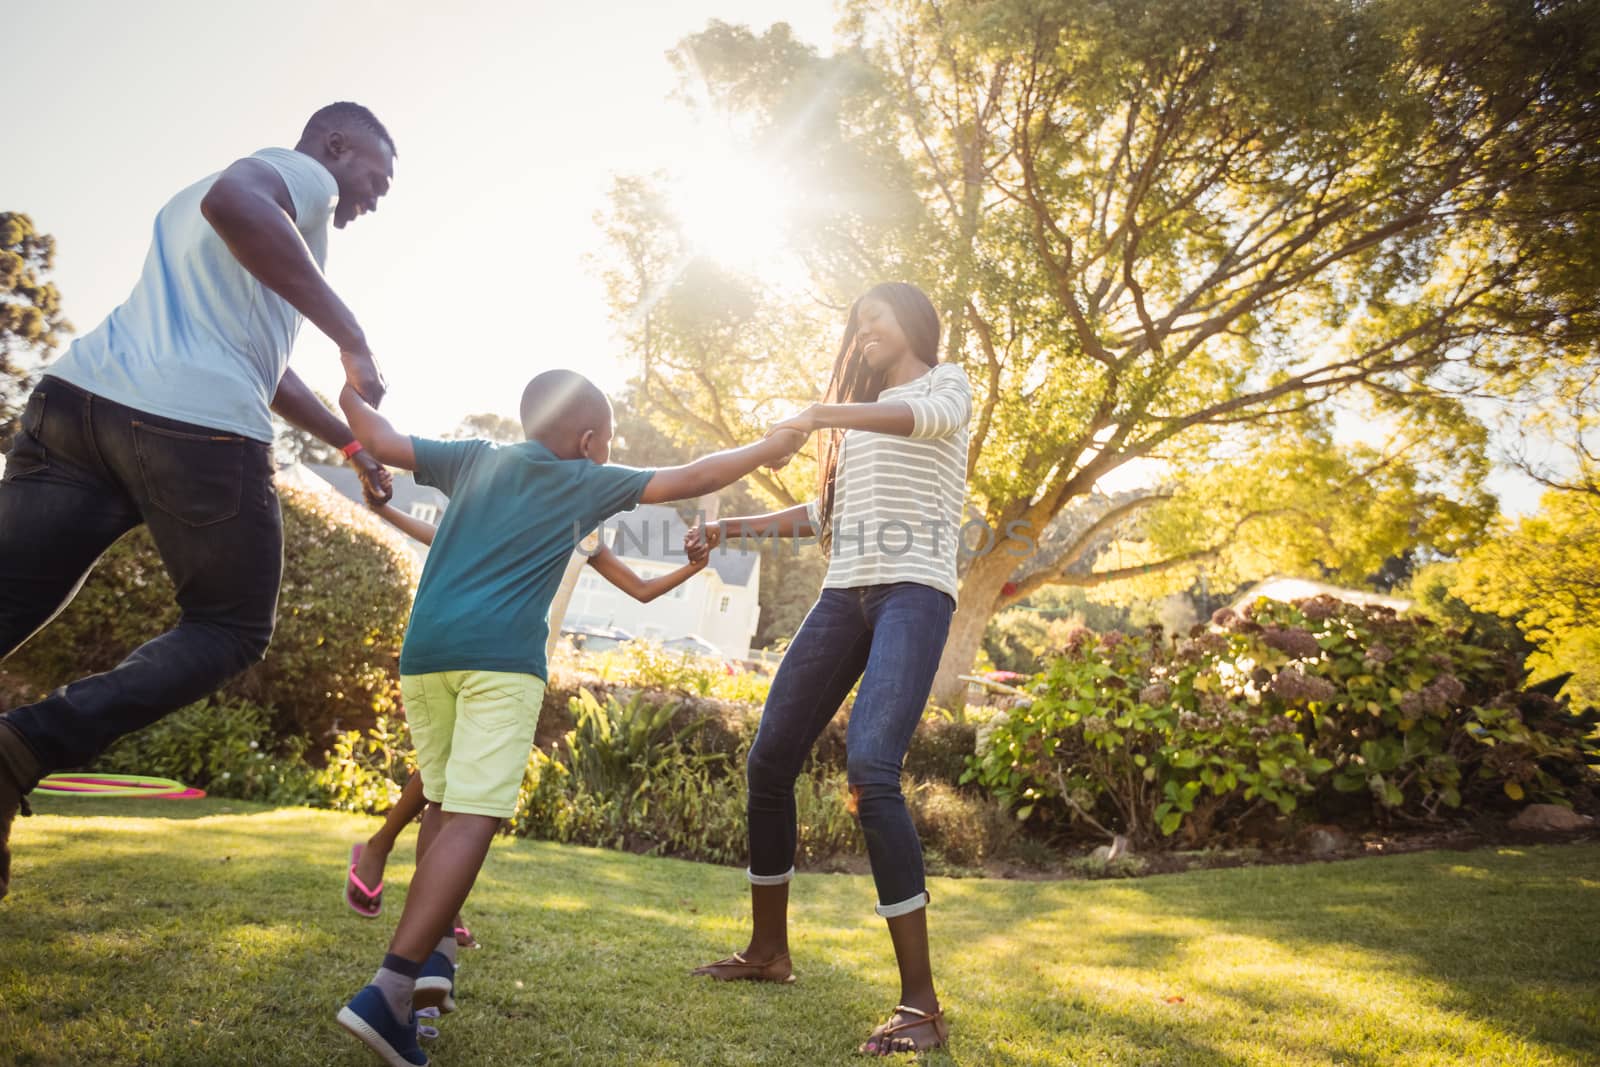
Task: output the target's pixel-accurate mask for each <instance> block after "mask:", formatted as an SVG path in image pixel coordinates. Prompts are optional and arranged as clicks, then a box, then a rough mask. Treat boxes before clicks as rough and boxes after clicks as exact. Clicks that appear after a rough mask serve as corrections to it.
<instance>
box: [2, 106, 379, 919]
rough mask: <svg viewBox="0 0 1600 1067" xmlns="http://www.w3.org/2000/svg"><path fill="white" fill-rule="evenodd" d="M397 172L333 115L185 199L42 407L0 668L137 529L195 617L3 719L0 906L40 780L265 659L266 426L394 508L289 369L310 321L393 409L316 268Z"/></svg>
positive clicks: (7, 485) (357, 384)
mask: <svg viewBox="0 0 1600 1067" xmlns="http://www.w3.org/2000/svg"><path fill="white" fill-rule="evenodd" d="M394 157H395V148H394V140H393V138H391V137H390V136H389V132H388V131H387V130H385V129H384V127H383V124H382V123H380V122H379V121H378V120H377V118H376V117H375V116H374V115H373V114H372V112H370V111H368V110H367V109H366V108H364V107H361V106H360V105H358V104H350V103H337V104H330V105H328V106H327V107H325V108H322V109H321V110H320V111H318V112H317V113H316V114H314V115H312V116H311V120H310V121H309V122H308V123H307V124H306V127H305V132H304V133H303V134H302V135H301V137H300V142H299V144H297V145H296V146H295V147H294V149H293V150H290V149H286V148H268V149H264V150H262V151H260V152H257V153H255V154H254V155H252V156H249V157H247V158H245V159H241V160H239V161H237V162H235V163H234V164H233V165H232V166H230V167H228V169H227V170H224V171H223V172H222V173H221V174H216V175H212V176H210V177H208V178H204V179H202V180H201V181H199V182H196V183H195V184H194V185H191V186H189V187H188V188H187V189H184V190H183V191H182V192H180V193H178V195H177V196H175V197H173V198H172V199H171V200H170V201H168V202H167V204H166V206H165V207H163V208H162V209H161V212H160V213H159V214H158V215H157V216H156V223H155V234H154V237H153V240H152V243H151V246H150V253H149V255H148V257H147V258H146V260H145V264H144V270H143V273H142V274H141V275H140V278H139V281H138V283H137V285H136V286H135V287H134V290H133V294H132V295H131V296H130V297H129V298H128V300H127V302H126V303H124V304H123V305H122V306H121V307H118V308H117V309H116V310H115V311H113V312H112V313H111V314H110V315H109V316H107V318H106V320H105V321H104V322H102V323H101V324H100V325H99V326H98V327H97V328H96V329H95V330H94V331H93V332H92V333H89V334H88V335H86V336H84V337H82V338H79V339H78V340H77V341H76V342H75V343H74V344H73V345H72V347H71V348H70V349H69V350H68V351H67V353H66V354H65V355H64V356H62V358H61V359H60V360H58V361H57V362H56V363H54V364H53V365H52V366H51V367H50V370H49V373H48V374H47V375H46V376H45V377H44V379H43V380H42V381H41V382H40V383H39V385H38V386H37V387H36V388H35V389H34V391H33V394H32V395H31V396H30V397H29V400H28V404H27V407H26V408H25V409H24V411H23V415H22V420H21V426H20V428H19V429H18V432H17V433H16V435H15V437H14V438H13V441H12V445H11V451H10V454H9V456H8V459H7V462H6V469H5V476H4V478H3V479H0V659H3V658H4V657H6V656H8V655H10V654H11V652H13V651H14V650H15V649H16V648H17V647H18V646H20V645H21V644H22V643H23V642H24V641H26V640H27V639H28V638H29V637H31V636H32V635H33V634H34V633H36V632H38V630H39V629H40V628H42V627H43V626H44V625H45V624H46V623H47V622H48V621H49V620H50V619H51V618H53V617H54V616H55V615H56V614H57V613H58V612H59V611H60V610H61V609H62V608H63V607H64V606H65V605H66V604H67V603H68V601H70V600H71V599H72V597H73V595H74V594H75V593H76V592H77V589H78V587H79V586H80V585H81V584H82V582H83V579H84V577H85V576H86V575H87V574H88V571H89V569H90V568H91V567H93V566H94V563H95V561H96V560H97V559H99V557H100V555H101V553H102V552H104V551H105V550H106V548H107V547H109V546H110V545H111V543H112V542H113V541H115V540H116V539H117V538H119V537H121V536H122V535H123V534H124V533H126V532H127V531H129V530H130V529H132V528H133V527H135V526H137V525H139V524H141V523H143V524H145V525H147V526H148V527H149V529H150V533H151V536H152V537H153V539H154V540H155V543H156V547H157V549H158V550H159V551H160V553H161V559H162V562H163V563H164V564H165V565H166V568H167V571H168V573H169V574H170V575H171V576H172V580H173V584H174V585H175V586H176V587H177V599H178V604H179V606H180V607H181V608H182V609H183V610H182V617H181V618H180V620H179V623H178V625H177V627H176V628H174V629H172V630H169V631H168V632H166V633H164V634H162V635H161V636H159V637H157V638H155V639H154V640H152V641H150V642H149V643H147V644H145V645H142V646H140V647H139V648H137V649H135V650H134V651H133V652H132V653H131V654H130V655H129V656H128V658H127V659H125V660H124V661H123V662H122V663H121V664H119V665H118V666H117V667H116V668H115V669H113V670H111V671H108V672H106V673H104V674H99V675H94V676H92V677H88V678H82V679H79V680H78V681H75V682H72V683H71V684H69V685H66V686H64V687H62V688H61V689H58V690H56V691H55V692H54V693H52V694H51V695H50V696H49V697H48V698H46V699H44V700H41V701H39V702H38V703H36V704H30V705H27V706H25V707H20V708H16V709H14V710H12V711H10V712H7V713H5V714H4V715H0V897H4V896H5V894H6V891H7V889H8V887H9V882H10V875H11V852H10V848H9V839H10V835H11V824H12V821H13V819H14V818H15V816H16V815H17V813H18V811H19V810H20V809H22V808H23V807H24V806H25V803H26V801H25V800H24V798H25V796H26V794H27V793H28V792H29V791H30V790H31V789H32V788H33V787H34V785H35V784H37V782H38V780H39V779H40V778H41V777H42V776H43V775H45V774H48V773H51V772H52V771H56V770H61V769H63V768H67V767H77V766H82V765H84V764H87V763H88V762H90V761H91V760H93V759H94V757H95V756H96V755H98V754H99V753H100V752H101V751H103V750H104V749H105V748H106V746H108V745H110V744H111V742H113V741H115V740H116V739H117V738H118V737H120V736H122V735H123V734H126V733H129V732H131V731H133V730H137V729H139V728H140V727H142V726H147V725H149V724H150V723H152V722H154V721H156V720H157V719H159V718H161V717H162V716H163V715H166V714H167V713H168V712H171V711H173V710H175V709H177V708H180V707H183V706H184V705H186V704H189V703H192V702H193V701H195V700H198V699H200V698H201V697H203V696H205V695H206V694H207V693H210V692H211V691H212V690H214V689H215V688H216V687H217V686H218V685H220V684H222V683H223V682H224V681H226V680H227V679H228V678H230V677H232V676H234V675H236V674H238V673H239V672H240V671H243V670H244V669H245V668H246V667H248V666H250V665H251V664H252V663H255V662H257V661H258V660H260V659H261V658H262V656H263V655H264V654H265V653H266V650H267V643H268V641H269V639H270V638H271V636H272V627H273V621H274V617H275V615H276V613H277V599H278V581H279V578H280V575H281V571H282V566H283V530H282V524H281V519H280V516H279V513H278V499H277V493H276V490H275V489H274V487H273V480H272V479H273V465H272V460H271V444H272V423H271V414H270V411H276V412H277V413H278V414H279V415H280V416H282V417H283V418H284V419H285V420H287V421H288V422H289V423H290V424H292V425H294V426H297V427H299V428H301V429H303V430H306V431H308V432H310V433H312V434H314V435H316V436H317V437H319V438H321V439H322V440H324V441H326V442H328V443H329V444H330V445H334V446H335V447H338V448H340V449H341V450H342V451H343V452H344V453H345V455H346V456H347V457H348V458H350V459H351V460H352V462H353V463H354V464H355V465H356V468H357V470H358V471H359V473H360V475H361V480H362V484H363V486H364V488H365V490H366V492H367V495H368V497H369V499H371V500H373V501H374V502H382V501H386V500H387V499H388V498H389V495H390V491H391V483H390V479H389V474H388V472H387V471H385V470H384V469H383V467H382V466H381V465H380V464H378V463H377V462H376V461H375V460H373V459H372V458H371V457H370V456H368V455H367V454H366V453H364V452H362V451H360V448H361V446H360V444H359V442H357V441H356V440H355V436H354V435H353V434H352V433H351V432H350V429H349V427H347V426H346V425H345V424H344V422H343V420H341V419H340V418H339V417H338V416H336V415H334V414H333V413H332V412H331V411H329V410H328V409H327V408H326V407H324V406H323V405H322V403H321V402H320V401H318V400H317V398H316V395H315V394H314V393H313V392H312V391H311V390H310V388H309V387H307V386H306V384H305V383H304V382H303V381H301V380H300V378H299V377H298V376H297V375H296V374H295V373H294V372H293V371H291V370H289V369H288V360H289V350H290V348H291V347H292V345H293V343H294V338H295V334H296V332H297V331H298V330H299V327H300V322H301V319H302V318H306V319H310V320H311V322H312V323H313V324H314V325H315V326H316V327H317V328H318V329H320V330H321V331H322V332H323V333H324V334H326V335H327V336H328V337H329V338H331V339H332V340H333V342H334V343H335V344H337V345H338V346H339V354H340V357H341V359H342V360H343V362H344V371H345V379H346V381H347V382H348V383H349V384H350V386H352V387H353V388H354V389H355V390H356V391H357V392H359V393H360V394H361V395H362V396H363V397H365V398H366V399H367V400H368V401H369V402H370V403H372V404H374V405H376V404H377V403H378V402H379V401H380V400H381V399H382V396H383V392H384V382H383V377H382V375H381V374H380V373H379V371H378V366H377V363H376V361H375V360H374V359H373V355H372V351H371V349H370V348H368V347H367V339H366V336H365V334H364V333H363V332H362V330H361V327H360V325H359V324H358V323H357V322H356V318H355V316H354V315H353V314H351V312H350V310H349V308H347V307H345V305H344V302H343V301H341V300H340V299H339V297H338V296H337V295H336V294H335V293H334V291H333V290H332V289H331V288H330V287H329V286H328V283H327V280H326V279H325V278H324V277H323V274H322V264H323V261H324V258H325V256H326V252H327V245H328V223H329V221H330V220H331V221H332V223H333V225H334V226H335V227H337V228H341V229H342V228H343V227H344V226H346V225H348V224H349V223H350V222H351V220H353V219H356V218H359V217H360V216H362V215H364V214H366V213H368V212H371V211H375V210H376V209H377V206H378V201H379V199H380V198H382V197H383V195H384V194H385V193H387V192H388V190H389V183H390V181H391V180H392V179H393V177H394ZM336 199H337V203H335V200H336ZM269 409H270V411H269Z"/></svg>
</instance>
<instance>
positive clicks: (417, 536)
mask: <svg viewBox="0 0 1600 1067" xmlns="http://www.w3.org/2000/svg"><path fill="white" fill-rule="evenodd" d="M372 510H373V511H376V512H377V513H378V515H379V517H380V518H382V519H383V521H384V522H386V523H388V524H389V525H390V526H393V527H394V528H395V529H397V530H399V531H400V532H401V533H403V534H405V535H406V536H407V537H409V538H411V539H412V540H413V541H421V542H422V543H423V544H425V545H431V544H433V535H434V534H436V533H438V532H439V527H437V526H435V525H434V524H433V523H431V522H423V521H422V520H421V519H419V518H417V517H416V516H415V515H407V514H406V513H405V512H403V511H401V510H400V509H399V508H397V507H395V506H394V505H393V504H384V505H383V506H381V507H375V508H373V509H372Z"/></svg>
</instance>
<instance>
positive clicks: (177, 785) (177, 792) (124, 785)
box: [34, 773, 206, 800]
mask: <svg viewBox="0 0 1600 1067" xmlns="http://www.w3.org/2000/svg"><path fill="white" fill-rule="evenodd" d="M34 788H35V789H36V790H38V791H40V792H43V793H47V794H49V795H50V796H58V797H144V798H147V799H162V800H194V799H198V798H200V797H203V796H205V795H206V794H205V790H203V789H194V788H191V787H190V786H186V785H184V784H183V783H182V782H179V781H176V780H174V779H172V778H159V777H156V776H154V775H148V774H94V773H84V774H51V775H46V776H45V778H44V779H43V780H41V781H40V782H39V784H38V785H37V786H35V787H34Z"/></svg>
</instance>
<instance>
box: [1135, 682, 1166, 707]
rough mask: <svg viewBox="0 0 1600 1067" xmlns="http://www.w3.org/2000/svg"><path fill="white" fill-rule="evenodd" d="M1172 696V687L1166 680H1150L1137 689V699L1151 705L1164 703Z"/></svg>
mask: <svg viewBox="0 0 1600 1067" xmlns="http://www.w3.org/2000/svg"><path fill="white" fill-rule="evenodd" d="M1171 698H1172V687H1171V686H1170V685H1168V684H1167V683H1166V682H1151V683H1150V684H1149V685H1147V686H1145V687H1144V688H1143V689H1141V690H1139V700H1140V701H1141V702H1142V703H1145V704H1149V705H1151V706H1159V705H1161V704H1165V703H1166V702H1167V701H1168V700H1170V699H1171Z"/></svg>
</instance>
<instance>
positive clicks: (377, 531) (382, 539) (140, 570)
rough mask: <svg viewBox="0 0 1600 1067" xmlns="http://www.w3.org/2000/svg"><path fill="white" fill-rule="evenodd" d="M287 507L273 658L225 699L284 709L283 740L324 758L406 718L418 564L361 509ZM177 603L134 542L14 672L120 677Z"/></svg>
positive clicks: (103, 564) (295, 503)
mask: <svg viewBox="0 0 1600 1067" xmlns="http://www.w3.org/2000/svg"><path fill="white" fill-rule="evenodd" d="M279 496H280V498H281V500H282V505H283V525H284V570H283V584H282V586H281V588H280V591H279V594H278V622H277V630H276V632H275V633H274V635H273V640H272V647H271V649H270V650H269V651H268V653H267V658H266V660H265V661H264V662H262V663H260V664H258V665H257V666H255V667H253V668H251V669H250V670H248V671H246V672H245V673H244V674H243V675H241V676H240V677H239V678H237V679H235V680H233V681H232V682H229V683H228V684H227V685H226V686H224V687H223V689H222V691H221V692H222V697H223V699H226V700H243V701H247V702H249V703H252V704H256V705H259V706H263V707H270V708H273V709H274V710H275V712H276V717H275V720H274V728H275V732H276V736H279V737H304V738H307V739H308V740H309V741H310V742H311V744H312V745H313V746H314V747H320V744H321V743H323V741H324V739H325V738H326V737H327V736H328V735H329V733H330V732H331V731H333V730H335V729H337V728H340V727H359V726H364V725H367V724H370V723H372V722H374V721H375V719H376V717H377V716H379V715H385V714H393V713H394V712H395V711H396V709H397V706H398V697H399V676H398V673H397V668H398V660H399V654H400V645H401V642H402V640H403V638H404V633H405V623H406V619H407V618H408V617H409V615H410V611H411V591H412V589H413V587H414V584H415V577H416V563H415V557H413V556H412V555H411V554H410V553H409V552H408V551H407V550H406V549H405V548H404V547H403V544H402V543H401V540H400V538H399V537H398V535H396V534H394V533H393V532H392V531H390V530H388V529H387V528H386V527H384V526H383V524H382V523H381V522H380V521H379V520H378V519H377V518H376V517H374V516H372V515H370V514H367V513H366V512H364V511H363V510H362V509H360V508H358V507H356V506H355V505H351V504H349V503H348V502H346V501H343V500H339V499H333V498H331V497H329V496H326V495H324V494H321V493H316V492H312V491H310V490H306V489H301V488H298V487H296V486H293V485H289V484H283V485H280V486H279ZM173 596H174V593H173V588H172V583H171V580H170V579H169V578H168V577H167V574H166V570H165V569H164V568H163V567H162V565H161V559H160V556H159V554H158V553H157V552H156V548H155V544H154V543H153V542H152V541H151V539H150V537H149V534H148V533H147V532H146V531H145V530H144V529H143V528H141V529H138V530H135V531H134V532H133V533H131V534H129V535H128V536H127V537H125V538H123V539H122V540H120V541H118V542H117V543H116V544H115V545H113V546H112V548H111V550H110V551H109V552H107V553H106V555H105V556H104V557H103V558H102V559H101V560H100V562H99V563H98V564H97V565H96V566H95V569H94V571H93V572H92V573H91V574H90V576H89V580H88V581H87V582H86V583H85V584H84V587H83V589H82V591H81V592H79V594H78V596H77V597H76V598H75V599H74V600H73V602H72V603H71V604H70V605H69V606H68V607H67V609H66V611H64V612H62V614H61V616H60V617H59V618H57V619H56V620H55V621H54V622H52V623H51V624H50V627H49V628H48V629H47V630H46V631H45V632H44V633H43V634H41V635H39V636H38V637H36V638H35V639H34V640H32V641H30V642H29V643H28V644H26V645H24V646H23V647H22V648H21V649H19V650H18V651H17V652H16V653H14V654H13V655H12V656H11V658H10V659H8V660H7V661H6V669H7V670H8V671H9V672H11V673H12V674H15V675H17V676H18V677H20V678H22V679H24V680H25V681H27V682H29V683H30V684H33V685H36V686H38V687H39V688H41V689H48V688H52V687H54V686H57V685H61V684H63V683H65V682H67V681H70V680H71V679H74V678H78V677H82V676H83V675H85V674H89V673H92V672H95V671H104V670H109V669H110V668H112V667H114V666H115V665H116V664H117V663H119V662H121V661H122V658H123V657H124V656H126V655H127V654H128V653H129V652H130V651H131V650H132V649H133V648H134V647H136V646H137V645H139V644H141V643H143V642H144V641H147V640H149V639H151V638H153V637H155V636H157V635H158V634H159V633H161V632H162V631H163V630H165V629H167V628H169V627H171V626H173V625H175V624H176V622H177V619H178V607H177V604H176V603H175V602H174V600H173Z"/></svg>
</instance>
